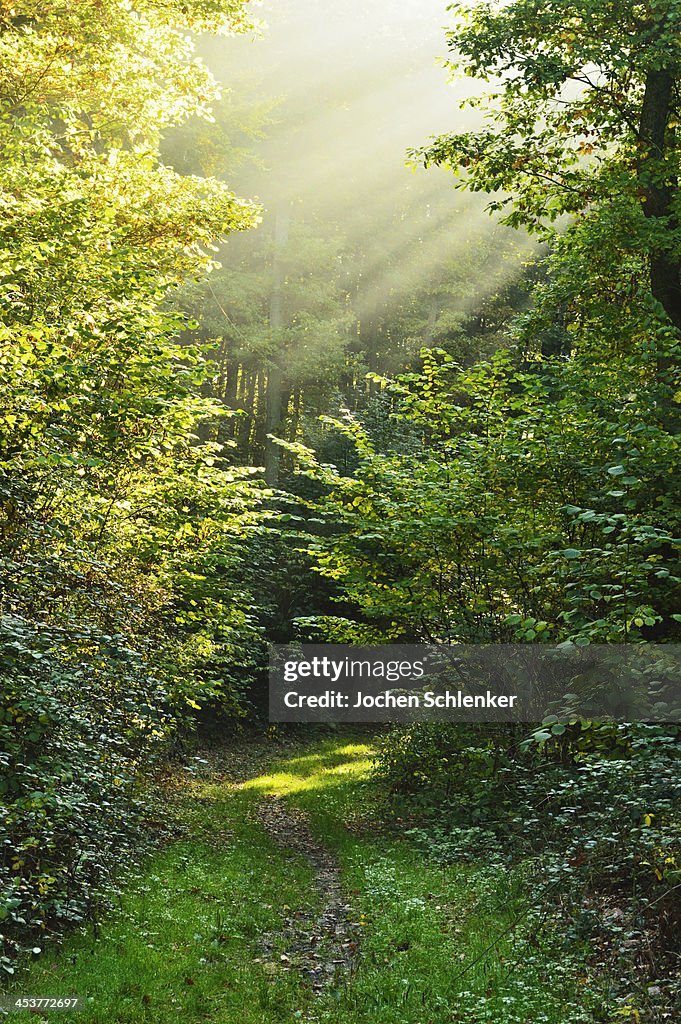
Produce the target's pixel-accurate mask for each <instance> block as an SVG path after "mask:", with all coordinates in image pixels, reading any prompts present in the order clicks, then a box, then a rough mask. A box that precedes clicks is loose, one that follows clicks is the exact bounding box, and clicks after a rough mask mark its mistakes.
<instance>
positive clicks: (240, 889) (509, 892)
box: [7, 737, 608, 1024]
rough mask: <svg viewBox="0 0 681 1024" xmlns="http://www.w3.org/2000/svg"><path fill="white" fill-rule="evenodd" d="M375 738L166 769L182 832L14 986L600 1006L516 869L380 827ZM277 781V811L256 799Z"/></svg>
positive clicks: (110, 992)
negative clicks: (434, 852) (454, 861)
mask: <svg viewBox="0 0 681 1024" xmlns="http://www.w3.org/2000/svg"><path fill="white" fill-rule="evenodd" d="M371 754H372V750H371V746H370V745H368V744H367V743H366V742H365V741H364V740H362V739H354V740H351V741H348V738H347V737H345V738H342V739H336V740H333V739H332V740H324V741H314V742H312V743H311V744H309V745H307V746H305V747H304V748H301V749H299V750H293V751H291V750H289V751H288V752H286V753H284V754H283V755H282V756H281V758H280V760H279V761H275V763H273V764H268V762H267V761H264V760H263V759H261V767H258V766H257V764H256V765H254V766H253V769H252V771H251V772H250V773H249V777H248V778H245V779H243V778H242V779H240V780H238V781H235V776H234V772H233V771H225V770H223V768H224V766H223V763H222V762H223V758H222V755H221V754H220V753H215V754H213V755H212V756H211V758H210V762H209V763H208V764H204V766H203V770H202V773H201V774H193V775H191V774H188V773H185V775H184V776H181V777H180V778H178V779H176V780H175V783H174V786H173V789H172V803H173V804H174V805H175V807H176V811H175V812H174V813H177V814H178V815H179V817H180V818H181V820H182V821H183V822H184V824H185V826H186V829H185V835H184V837H182V838H180V839H178V840H177V841H174V842H172V843H171V844H170V845H168V846H167V847H166V848H165V849H163V850H161V851H159V852H157V853H156V854H154V855H153V856H151V857H150V858H148V859H147V860H146V861H145V863H144V865H143V869H142V870H141V871H140V872H139V873H138V874H137V875H136V876H135V877H133V878H131V879H130V880H129V884H128V886H127V890H126V894H125V897H124V899H123V902H122V906H121V908H120V909H119V910H118V911H117V912H114V913H112V914H111V915H110V916H109V918H108V920H107V921H106V922H104V924H103V926H102V928H101V930H100V934H99V936H98V937H97V938H94V937H93V936H92V934H80V935H75V936H72V937H71V938H69V939H68V941H67V942H66V943H65V944H64V946H63V947H62V949H61V950H60V951H56V950H55V951H54V952H52V953H51V954H46V955H44V956H42V957H41V958H40V960H38V961H37V962H36V963H35V964H33V965H31V967H30V968H29V969H28V970H27V971H26V972H24V973H23V974H22V976H21V977H19V978H18V979H17V980H16V981H15V982H14V985H13V989H12V992H13V994H17V995H18V994H26V995H42V996H67V995H79V996H81V997H83V998H84V1000H85V1008H84V1010H83V1012H82V1013H79V1014H78V1015H77V1017H76V1018H74V1024H75V1022H77V1024H137V1022H146V1024H152V1022H154V1024H155V1022H159V1024H160V1022H163V1024H166V1022H174V1021H179V1022H182V1024H197V1022H204V1021H210V1022H214V1024H274V1022H286V1024H290V1022H294V1021H297V1020H305V1021H317V1022H319V1024H341V1022H342V1024H370V1022H371V1024H450V1022H462V1024H463V1022H465V1024H568V1022H569V1024H580V1022H584V1024H587V1022H589V1024H591V1022H594V1021H601V1020H606V1019H608V1018H605V1017H603V1016H600V1015H598V1011H597V1009H596V1006H597V1002H598V1000H597V996H596V994H595V993H594V992H592V989H591V980H590V977H589V972H588V970H587V968H586V966H585V964H584V962H582V961H581V959H580V958H579V957H578V956H575V955H574V954H572V955H571V956H568V955H567V954H566V952H565V950H564V949H562V948H560V946H558V945H556V944H555V943H554V939H553V938H552V937H551V936H550V935H548V936H546V935H543V934H539V935H538V934H535V933H534V932H533V931H532V930H531V929H529V928H524V926H523V923H522V921H523V913H522V912H523V908H524V906H525V902H524V901H526V900H527V892H526V891H525V888H524V886H523V884H522V878H521V877H520V876H518V874H517V873H513V874H509V873H507V872H504V871H501V870H499V869H498V868H489V867H488V866H486V865H485V864H484V863H483V864H480V865H477V866H475V867H474V868H472V867H466V868H463V867H461V866H456V865H453V866H452V865H450V866H441V865H438V864H436V863H434V862H431V860H430V859H429V857H428V855H427V853H424V851H423V850H422V849H419V848H418V847H416V846H415V845H414V844H413V843H412V842H411V841H410V839H409V838H408V837H407V836H400V835H399V833H395V831H394V830H393V831H388V830H385V829H382V828H380V826H379V823H378V822H377V821H376V820H375V818H374V809H375V803H376V793H375V790H374V788H373V784H372V783H371V782H370V781H369V773H370V767H371ZM263 764H267V767H262V765H263ZM169 799H171V796H170V795H169ZM272 799H273V800H274V803H273V804H272V806H280V807H281V808H282V813H281V814H279V818H278V819H277V816H276V814H275V816H274V818H273V817H272V815H271V814H269V815H268V812H267V811H265V812H264V813H263V807H265V808H266V807H267V801H268V800H272ZM291 821H293V822H297V823H298V824H297V825H295V826H294V828H293V832H292V830H291V825H290V823H291ZM293 833H295V835H294V834H293ZM296 835H297V838H296ZM324 872H326V881H324V878H323V875H324ZM320 878H321V882H320ZM325 915H326V922H327V923H326V925H325V924H324V921H325ZM327 926H328V934H324V928H325V927H327ZM320 932H321V934H320ZM317 942H319V943H320V946H321V948H322V954H321V957H320V963H321V966H322V967H323V966H324V962H325V959H326V961H328V960H338V961H340V960H344V961H345V963H344V967H343V969H342V970H338V965H336V967H335V968H334V970H333V971H330V972H329V975H330V982H329V983H327V984H323V985H320V984H316V981H315V979H318V977H319V975H315V973H314V965H313V966H312V967H311V957H312V960H314V947H315V944H316V943H317ZM334 942H335V945H334ZM329 943H330V945H329ZM357 947H359V950H360V953H359V955H358V956H357V955H356V954H357ZM339 950H341V951H342V952H340V953H339ZM311 951H312V952H311ZM311 971H312V973H311ZM7 1019H8V1021H12V1022H14V1021H15V1020H16V1021H20V1020H24V1021H27V1020H29V1019H33V1020H36V1019H38V1020H39V1019H40V1017H39V1016H34V1017H32V1018H31V1017H28V1016H27V1015H26V1014H18V1013H13V1014H10V1016H9V1018H7ZM55 1019H63V1015H61V1016H59V1015H57V1014H53V1015H50V1020H55Z"/></svg>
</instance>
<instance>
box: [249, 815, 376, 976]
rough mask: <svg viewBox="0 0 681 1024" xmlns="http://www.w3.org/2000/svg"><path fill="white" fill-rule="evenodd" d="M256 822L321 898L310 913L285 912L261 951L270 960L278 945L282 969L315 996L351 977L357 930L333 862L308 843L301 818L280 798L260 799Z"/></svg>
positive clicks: (307, 830) (315, 843) (310, 837)
mask: <svg viewBox="0 0 681 1024" xmlns="http://www.w3.org/2000/svg"><path fill="white" fill-rule="evenodd" d="M259 817H260V820H261V821H262V823H263V825H264V827H265V831H266V832H267V834H268V835H269V836H270V838H271V839H273V840H274V842H275V843H277V845H278V846H281V847H282V848H284V849H288V850H291V851H293V852H294V853H296V854H298V855H299V856H301V857H304V858H305V860H307V861H308V863H309V864H310V865H311V867H312V869H313V871H314V877H315V884H316V887H317V890H318V892H319V894H320V897H321V907H320V909H319V910H317V911H316V912H311V911H309V910H295V911H288V912H287V914H286V917H285V920H284V927H283V928H282V929H278V930H277V931H275V932H273V933H271V934H269V935H266V936H265V937H264V939H263V943H262V945H263V950H264V952H265V955H266V956H267V957H271V956H272V954H273V951H274V949H275V946H276V945H277V944H279V941H280V940H281V939H283V940H284V943H285V949H284V952H283V953H281V954H280V956H279V962H280V964H281V966H282V968H283V969H285V970H296V971H299V972H300V974H301V975H302V977H303V980H304V982H305V984H307V985H309V986H310V987H311V988H312V989H313V990H314V991H315V992H321V991H323V990H324V989H326V988H328V987H329V986H331V985H338V984H340V983H341V982H342V981H344V980H346V979H347V978H348V977H349V976H350V975H351V974H352V972H353V970H354V968H355V966H356V961H357V955H358V948H359V924H358V922H357V921H356V920H353V916H356V915H353V913H352V907H351V905H350V903H348V902H347V899H346V897H345V896H344V894H343V887H342V882H341V870H340V866H339V864H338V860H337V859H336V857H335V856H334V855H333V854H332V853H331V851H330V850H328V849H327V848H326V847H325V846H323V845H322V844H321V843H320V842H318V841H317V840H316V839H315V838H314V836H313V835H312V832H311V831H310V826H309V822H308V819H307V815H305V814H304V813H303V812H302V811H300V810H298V809H297V808H292V807H287V806H286V804H285V803H284V801H283V800H282V798H281V797H278V796H269V797H266V798H265V799H264V800H263V801H262V803H261V804H260V806H259ZM270 962H271V961H270Z"/></svg>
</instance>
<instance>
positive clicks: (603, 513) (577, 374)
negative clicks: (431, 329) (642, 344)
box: [309, 353, 679, 642]
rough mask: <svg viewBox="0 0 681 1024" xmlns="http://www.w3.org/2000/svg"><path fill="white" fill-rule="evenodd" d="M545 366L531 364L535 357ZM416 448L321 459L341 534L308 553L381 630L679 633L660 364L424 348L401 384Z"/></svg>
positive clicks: (398, 390) (674, 455)
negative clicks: (524, 360) (340, 460)
mask: <svg viewBox="0 0 681 1024" xmlns="http://www.w3.org/2000/svg"><path fill="white" fill-rule="evenodd" d="M535 367H536V368H535ZM388 390H389V392H390V394H391V395H393V397H394V399H395V402H396V405H397V412H396V413H395V414H394V415H395V418H396V420H397V423H398V424H401V425H403V426H404V425H407V426H411V428H412V438H413V445H412V447H411V448H410V449H409V450H407V451H394V452H393V453H392V454H387V455H386V453H385V452H382V451H380V450H378V449H376V448H375V446H374V444H373V443H372V441H371V438H370V437H369V435H368V433H367V432H366V431H365V430H364V428H363V427H362V425H361V423H359V422H356V421H353V420H346V421H345V422H336V423H335V424H333V426H335V427H336V429H339V430H341V431H342V432H343V433H344V434H345V435H346V436H347V437H348V438H350V439H351V440H352V441H353V442H354V444H355V447H356V451H357V457H358V460H359V464H358V467H357V469H356V471H355V472H354V474H353V476H352V477H341V476H340V475H339V474H338V473H337V472H335V471H334V470H333V469H329V468H324V467H319V466H318V465H317V464H316V463H315V462H314V460H312V462H311V463H310V469H309V472H312V473H317V474H319V475H321V477H322V478H323V479H324V481H325V482H326V484H327V486H328V488H329V489H330V490H329V493H328V495H327V497H326V498H324V499H323V500H322V502H320V507H321V510H322V512H323V513H324V514H325V515H326V516H327V517H328V520H329V522H331V523H335V524H336V527H337V528H336V531H335V532H334V533H332V535H331V536H330V537H329V538H319V539H317V540H316V541H315V542H314V544H313V548H312V549H313V552H314V554H315V556H316V558H317V560H318V562H319V567H320V571H321V572H322V573H323V574H325V575H328V576H329V577H331V578H333V579H334V580H336V581H337V582H338V583H339V584H340V585H341V587H342V592H343V593H344V594H345V596H346V597H347V598H349V599H350V600H351V601H353V602H354V603H356V604H357V605H358V606H359V607H360V609H361V610H362V614H363V616H365V617H366V618H367V619H369V620H370V621H372V622H374V623H376V624H377V625H378V626H379V628H381V629H383V631H384V633H385V635H387V636H395V635H401V636H404V637H411V638H414V639H418V640H436V641H440V642H448V641H503V640H505V641H512V640H524V641H531V640H535V639H540V640H546V639H549V638H550V639H553V640H559V641H562V640H565V639H572V640H577V641H578V642H589V641H601V642H611V641H617V640H623V639H629V640H634V639H639V640H640V639H646V638H651V637H656V638H658V639H659V638H662V637H672V636H674V635H676V631H677V625H676V622H675V619H674V615H675V614H676V608H677V607H678V588H679V575H678V556H677V550H678V542H677V541H676V540H675V538H676V537H678V530H679V522H678V508H679V497H678V494H677V484H676V481H677V480H678V469H677V468H676V467H678V455H679V448H678V439H677V429H676V427H672V426H671V425H670V421H669V420H666V421H664V422H660V416H659V408H660V406H661V404H662V403H663V402H664V403H665V404H666V396H667V394H668V391H667V387H666V385H665V384H663V383H661V382H660V381H659V380H658V377H657V371H656V368H655V364H654V362H653V363H652V366H651V363H650V362H646V361H645V360H641V359H639V358H636V359H633V358H632V359H629V360H625V359H621V360H620V361H619V362H617V363H613V362H611V363H609V364H608V365H598V366H596V365H594V364H593V363H590V364H589V365H588V367H587V366H585V363H584V362H582V361H581V360H573V361H572V362H564V361H555V362H553V363H552V362H550V361H547V360H545V361H543V362H542V363H541V364H532V363H530V364H529V365H528V366H525V367H524V368H519V367H518V364H517V361H516V360H514V359H513V358H512V357H511V356H510V355H509V354H505V353H499V354H498V355H497V356H496V357H495V358H494V360H492V361H491V362H489V363H480V364H477V365H476V366H474V367H473V368H471V369H470V370H467V371H461V370H460V369H459V368H458V367H457V366H456V365H455V364H454V363H453V362H452V361H451V359H450V358H448V357H446V356H445V357H443V358H438V356H437V355H436V354H432V353H431V354H430V355H426V356H425V366H424V371H423V373H422V374H411V375H406V376H403V377H401V378H398V379H397V381H396V382H394V383H392V384H389V386H388Z"/></svg>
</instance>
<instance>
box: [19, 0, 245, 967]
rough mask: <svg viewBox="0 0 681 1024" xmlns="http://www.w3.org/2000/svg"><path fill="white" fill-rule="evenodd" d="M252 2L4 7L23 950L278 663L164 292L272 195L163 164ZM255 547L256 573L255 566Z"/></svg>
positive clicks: (204, 407) (86, 898)
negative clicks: (197, 33)
mask: <svg viewBox="0 0 681 1024" xmlns="http://www.w3.org/2000/svg"><path fill="white" fill-rule="evenodd" d="M245 27H246V21H245V15H244V11H243V7H242V5H241V4H240V3H233V2H231V0H197V2H195V3H190V4H179V3H178V4H175V3H163V4H158V3H154V2H149V3H145V2H143V0H142V2H140V3H139V4H134V5H133V4H128V3H120V2H117V0H111V2H108V0H107V2H104V3H102V2H100V0H97V2H94V0H92V2H90V0H86V2H83V3H78V4H71V5H63V4H52V3H48V4H40V5H37V4H34V3H30V2H26V3H16V4H13V5H11V7H10V8H8V7H7V5H3V8H2V26H1V31H0V51H1V55H2V73H1V75H0V107H1V109H2V119H1V123H2V127H1V128H0V134H1V135H2V139H1V141H2V154H3V155H2V169H3V174H2V184H1V186H0V193H1V194H0V201H1V202H2V207H3V217H2V222H1V223H0V250H1V251H2V271H1V272H0V308H1V310H2V324H1V326H0V406H1V408H2V413H0V509H1V511H2V523H1V527H0V571H1V573H2V597H1V606H0V611H1V612H2V634H1V635H2V646H1V649H0V692H1V694H2V711H1V715H2V727H1V728H2V744H1V746H0V761H1V764H2V774H3V781H2V792H1V794H0V800H1V804H2V811H1V819H2V820H1V822H0V829H1V831H2V853H1V854H0V879H1V882H2V889H1V893H0V907H1V909H2V920H3V926H2V933H3V936H2V943H3V946H2V956H3V960H2V966H3V967H4V969H5V970H6V971H7V970H9V969H10V967H11V963H10V960H11V959H12V958H13V957H14V954H15V953H16V951H17V949H18V948H20V947H21V946H22V945H23V944H25V943H26V942H27V941H28V942H29V943H30V944H32V943H33V942H34V941H35V939H34V937H33V936H34V934H35V931H36V930H45V931H47V932H49V931H51V930H52V929H54V928H55V927H59V926H63V925H64V924H65V923H68V922H73V921H77V920H82V919H83V918H84V917H85V916H88V915H92V914H94V912H95V910H96V907H97V905H98V902H99V901H100V900H101V898H102V894H103V892H104V891H105V890H110V885H111V882H110V870H111V866H112V864H113V863H114V862H115V860H116V859H117V858H118V859H119V861H120V862H121V863H122V862H123V861H124V859H125V849H126V848H128V849H129V848H130V847H131V845H133V844H134V827H135V821H136V815H137V810H138V794H137V782H136V779H137V777H138V775H139V773H140V772H141V771H147V770H148V769H149V767H150V765H151V764H153V758H154V756H155V753H156V751H157V750H158V748H159V744H160V742H161V741H162V740H163V738H164V736H165V735H166V733H167V730H168V727H169V724H170V722H171V721H172V719H173V718H174V717H175V718H177V717H179V718H180V719H182V718H186V716H187V714H188V713H191V709H194V710H196V709H199V708H200V707H201V705H202V704H205V703H208V702H218V703H221V704H222V705H223V706H224V707H227V708H229V710H230V713H232V714H234V713H237V714H239V713H242V709H241V697H242V694H243V690H244V689H245V687H246V685H247V684H248V682H249V680H250V679H252V678H253V675H254V674H255V672H256V670H257V669H259V667H260V665H261V664H262V660H263V653H264V652H263V647H264V645H263V641H262V630H261V627H260V626H259V624H258V622H257V608H256V602H255V600H254V599H253V597H252V596H251V594H250V593H249V591H248V589H247V588H245V587H244V585H243V584H242V583H241V582H239V580H235V577H237V576H243V573H242V572H241V550H240V549H241V542H242V538H243V537H244V536H245V535H246V534H248V533H249V532H250V531H252V530H255V529H263V528H264V526H263V525H262V520H261V517H260V516H259V515H258V511H257V510H258V507H259V504H260V500H261V495H260V491H259V489H258V487H257V486H256V485H254V484H253V483H252V481H251V479H250V474H249V472H248V471H246V470H244V471H240V472H234V471H232V470H230V469H229V468H226V467H225V463H224V461H222V450H221V449H220V448H219V447H218V446H216V445H213V444H210V443H202V442H201V440H200V436H199V433H198V429H199V425H200V422H201V420H202V419H204V418H205V417H207V416H211V415H213V414H214V413H216V412H218V410H214V409H213V407H212V406H211V404H210V403H209V402H206V400H205V399H203V398H202V397H201V386H202V382H203V380H204V378H205V374H206V369H205V365H204V356H203V353H202V352H201V351H200V350H199V349H189V348H186V347H183V346H181V345H180V344H179V342H178V333H179V331H180V330H181V328H183V327H184V326H185V320H184V318H183V317H181V316H178V315H177V314H174V313H173V312H172V311H171V310H170V309H169V308H168V303H167V296H168V291H169V289H170V288H171V287H173V286H176V285H177V284H179V283H180V282H181V281H182V280H184V278H185V277H186V275H187V274H192V275H197V274H199V273H201V272H203V271H205V270H207V269H208V268H209V266H210V252H211V249H212V246H213V245H214V244H215V243H216V242H218V241H219V240H220V239H221V238H223V237H224V236H225V235H226V234H227V233H229V232H231V231H235V230H241V229H243V228H246V227H248V226H251V225H252V224H254V223H255V221H256V219H257V211H256V210H255V209H254V208H253V207H252V206H250V205H249V204H247V203H244V202H243V201H241V200H238V199H236V198H235V197H234V196H233V195H232V194H231V193H230V192H229V191H228V189H227V187H226V186H225V185H224V184H223V183H221V182H219V181H217V180H211V179H204V178H198V177H182V176H180V175H179V174H177V173H176V172H174V171H173V170H171V169H170V168H168V167H166V166H164V165H163V164H162V163H161V162H160V160H159V153H158V150H159V142H160V137H161V133H162V132H163V131H164V129H166V128H167V127H169V126H171V125H173V124H176V123H178V122H181V121H182V120H183V119H185V118H186V117H188V116H189V115H190V114H192V113H198V114H201V115H202V116H208V111H209V104H210V102H211V99H212V98H213V97H214V96H215V95H216V88H215V84H214V82H213V81H212V78H211V76H210V74H209V73H208V71H207V70H206V69H205V68H204V67H203V66H202V65H200V64H199V63H198V62H196V61H194V59H193V52H192V44H191V42H190V41H189V39H188V37H187V36H186V31H187V30H189V29H191V30H196V29H200V28H213V29H218V28H222V29H225V30H230V31H234V30H241V29H243V28H245ZM235 567H238V571H237V569H236V568H235Z"/></svg>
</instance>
